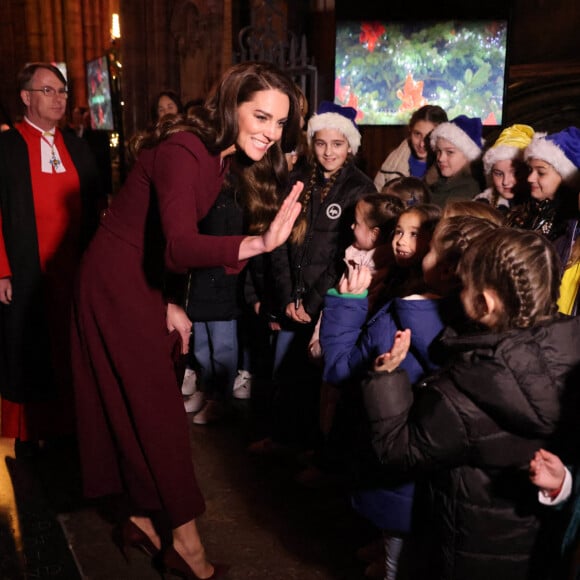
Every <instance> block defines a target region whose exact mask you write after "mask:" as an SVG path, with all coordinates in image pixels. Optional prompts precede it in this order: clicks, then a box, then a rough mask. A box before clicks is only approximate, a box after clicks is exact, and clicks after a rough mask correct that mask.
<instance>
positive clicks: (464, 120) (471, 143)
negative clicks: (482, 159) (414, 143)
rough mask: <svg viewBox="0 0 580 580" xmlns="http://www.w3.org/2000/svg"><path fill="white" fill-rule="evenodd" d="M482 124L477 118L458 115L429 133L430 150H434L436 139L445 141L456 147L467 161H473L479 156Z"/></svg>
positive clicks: (481, 142)
mask: <svg viewBox="0 0 580 580" xmlns="http://www.w3.org/2000/svg"><path fill="white" fill-rule="evenodd" d="M482 130H483V124H482V122H481V119H480V118H479V117H466V116H465V115H459V117H455V119H451V121H449V122H448V123H441V124H440V125H437V127H435V129H433V131H431V138H430V143H431V149H435V146H436V145H437V139H438V138H439V137H441V138H442V139H447V141H450V142H451V143H453V145H455V147H457V148H458V149H459V150H460V151H461V152H462V153H463V154H464V155H465V157H467V159H468V160H469V161H474V160H475V159H477V158H478V157H479V156H480V155H481V150H482V147H483V139H482V138H481V135H482Z"/></svg>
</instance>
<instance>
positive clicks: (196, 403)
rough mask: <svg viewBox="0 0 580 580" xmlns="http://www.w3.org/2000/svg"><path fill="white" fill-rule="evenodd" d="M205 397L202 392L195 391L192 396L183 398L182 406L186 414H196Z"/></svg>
mask: <svg viewBox="0 0 580 580" xmlns="http://www.w3.org/2000/svg"><path fill="white" fill-rule="evenodd" d="M204 403H205V397H204V396H203V392H202V391H195V393H193V395H190V396H189V397H184V399H183V406H184V407H185V412H186V413H197V412H198V411H199V410H200V409H201V408H202V407H203V405H204Z"/></svg>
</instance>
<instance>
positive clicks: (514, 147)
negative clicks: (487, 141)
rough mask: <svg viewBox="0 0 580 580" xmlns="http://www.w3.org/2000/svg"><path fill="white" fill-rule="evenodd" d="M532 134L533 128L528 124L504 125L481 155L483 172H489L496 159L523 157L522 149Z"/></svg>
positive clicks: (530, 139) (529, 141)
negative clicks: (495, 138)
mask: <svg viewBox="0 0 580 580" xmlns="http://www.w3.org/2000/svg"><path fill="white" fill-rule="evenodd" d="M533 136H534V130H533V129H532V127H530V126H529V125H517V124H516V125H511V126H510V127H506V128H505V129H504V130H503V131H502V132H501V133H500V135H499V137H498V138H497V140H496V142H495V143H494V144H493V145H492V146H491V147H490V148H489V149H488V150H487V151H486V152H485V154H484V156H483V168H484V170H485V173H491V169H492V167H493V166H494V164H495V163H496V162H497V161H505V160H508V159H517V158H523V152H524V149H525V148H526V147H527V146H528V145H529V144H530V143H531V141H532V137H533Z"/></svg>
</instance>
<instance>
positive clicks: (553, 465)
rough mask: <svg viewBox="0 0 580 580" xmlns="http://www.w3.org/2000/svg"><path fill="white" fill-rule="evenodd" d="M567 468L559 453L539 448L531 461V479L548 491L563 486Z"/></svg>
mask: <svg viewBox="0 0 580 580" xmlns="http://www.w3.org/2000/svg"><path fill="white" fill-rule="evenodd" d="M565 476H566V468H565V467H564V464H563V463H562V461H561V460H560V458H559V457H558V456H557V455H554V454H553V453H550V452H549V451H546V450H545V449H539V450H538V451H536V453H535V454H534V457H533V459H532V460H531V461H530V481H531V482H532V483H533V484H534V485H537V486H538V487H539V488H540V489H541V490H542V491H544V492H546V493H550V492H553V491H555V490H557V489H560V488H561V487H562V484H563V482H564V477H565Z"/></svg>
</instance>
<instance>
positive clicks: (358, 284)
mask: <svg viewBox="0 0 580 580" xmlns="http://www.w3.org/2000/svg"><path fill="white" fill-rule="evenodd" d="M345 262H346V272H345V273H344V274H343V275H342V278H341V279H340V281H339V282H338V291H339V292H340V293H341V294H362V293H363V292H364V291H365V290H367V289H368V287H369V286H370V285H371V280H372V274H371V271H370V268H369V267H368V266H361V265H359V264H353V263H351V262H348V261H346V260H345Z"/></svg>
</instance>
